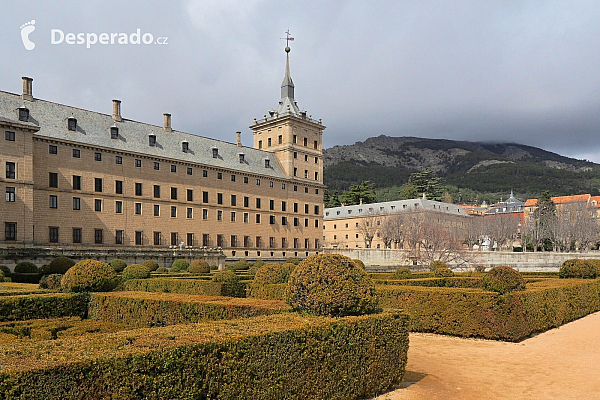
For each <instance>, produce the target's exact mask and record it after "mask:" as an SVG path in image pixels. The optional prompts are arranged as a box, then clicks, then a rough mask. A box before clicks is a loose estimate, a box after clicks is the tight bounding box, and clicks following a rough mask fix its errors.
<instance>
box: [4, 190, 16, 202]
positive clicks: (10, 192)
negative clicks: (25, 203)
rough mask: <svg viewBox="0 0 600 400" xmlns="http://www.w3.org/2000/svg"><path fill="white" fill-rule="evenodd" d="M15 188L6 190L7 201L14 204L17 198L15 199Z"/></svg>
mask: <svg viewBox="0 0 600 400" xmlns="http://www.w3.org/2000/svg"><path fill="white" fill-rule="evenodd" d="M15 197H16V196H15V188H14V187H7V188H6V201H7V202H9V203H14V202H15V200H16V198H15Z"/></svg>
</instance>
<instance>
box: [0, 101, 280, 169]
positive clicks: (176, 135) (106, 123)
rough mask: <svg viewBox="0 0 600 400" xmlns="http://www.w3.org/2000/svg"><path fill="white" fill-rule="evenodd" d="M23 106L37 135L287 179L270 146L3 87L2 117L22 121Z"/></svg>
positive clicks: (0, 105) (0, 104)
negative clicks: (73, 122) (168, 127)
mask: <svg viewBox="0 0 600 400" xmlns="http://www.w3.org/2000/svg"><path fill="white" fill-rule="evenodd" d="M107 103H108V104H107V106H111V107H112V104H111V103H110V102H107ZM23 105H25V107H27V108H28V109H29V121H28V122H27V125H35V126H38V127H39V128H40V129H39V131H38V132H37V133H36V135H38V136H45V137H48V138H52V139H57V140H65V141H71V142H78V143H84V144H87V145H90V146H95V147H104V148H109V149H113V150H117V151H123V152H130V153H138V154H143V155H147V156H155V157H161V158H169V159H173V160H178V161H183V162H190V163H198V164H203V165H207V166H213V167H217V168H226V169H232V170H236V171H240V172H242V173H244V172H245V173H249V174H259V175H265V176H268V177H272V178H280V179H286V178H287V176H286V174H285V173H284V172H283V170H282V169H281V167H280V165H279V163H278V162H277V158H276V156H275V154H273V153H271V152H268V151H265V150H257V149H254V148H251V147H243V146H242V147H238V146H237V145H236V144H234V143H228V142H224V141H221V140H216V139H210V138H207V137H202V136H198V135H194V134H190V133H185V132H180V131H175V130H174V131H172V132H165V130H164V129H163V127H162V126H156V125H151V124H146V123H142V122H136V121H132V120H129V119H123V122H115V121H113V118H112V114H102V113H98V112H95V111H88V110H83V109H80V108H76V107H71V106H67V105H63V104H58V103H53V102H50V101H45V100H39V99H35V100H34V101H33V102H31V101H24V100H23V99H21V96H20V95H17V94H14V93H8V92H4V91H0V118H4V119H7V120H11V121H18V119H19V115H18V110H17V109H18V108H19V107H21V106H23ZM69 117H74V118H76V119H77V130H76V131H70V130H68V128H67V119H68V118H69ZM20 123H22V122H20ZM112 126H116V127H117V128H119V138H118V139H111V135H110V128H111V127H112ZM151 134H154V135H156V146H150V145H149V140H148V136H149V135H151ZM184 141H187V142H188V143H189V152H187V153H185V152H183V151H182V142H184ZM213 147H216V148H217V149H218V151H219V157H218V158H213V156H212V148H213ZM239 153H244V159H245V162H244V163H240V161H239V156H238V154H239ZM265 159H269V160H271V162H270V167H269V168H265V162H264V160H265Z"/></svg>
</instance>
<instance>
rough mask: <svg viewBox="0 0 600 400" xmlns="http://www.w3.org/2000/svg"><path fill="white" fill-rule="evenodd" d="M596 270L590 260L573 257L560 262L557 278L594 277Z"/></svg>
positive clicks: (596, 273) (596, 274)
mask: <svg viewBox="0 0 600 400" xmlns="http://www.w3.org/2000/svg"><path fill="white" fill-rule="evenodd" d="M596 276H598V270H597V269H596V266H595V265H594V263H592V262H590V260H580V259H578V258H573V259H570V260H566V261H565V262H563V263H562V265H561V267H560V270H559V271H558V277H559V278H563V279H565V278H578V279H595V278H596Z"/></svg>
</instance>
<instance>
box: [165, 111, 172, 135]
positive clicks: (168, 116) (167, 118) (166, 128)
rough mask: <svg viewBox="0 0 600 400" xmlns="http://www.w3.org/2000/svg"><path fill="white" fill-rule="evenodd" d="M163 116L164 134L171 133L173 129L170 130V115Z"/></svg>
mask: <svg viewBox="0 0 600 400" xmlns="http://www.w3.org/2000/svg"><path fill="white" fill-rule="evenodd" d="M163 115H164V120H165V124H164V125H165V132H173V129H171V114H169V113H164V114H163Z"/></svg>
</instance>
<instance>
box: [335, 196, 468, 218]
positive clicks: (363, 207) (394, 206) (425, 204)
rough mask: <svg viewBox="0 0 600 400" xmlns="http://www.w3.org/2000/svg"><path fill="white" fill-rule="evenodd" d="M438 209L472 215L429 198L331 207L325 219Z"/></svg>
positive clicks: (447, 212) (450, 212)
mask: <svg viewBox="0 0 600 400" xmlns="http://www.w3.org/2000/svg"><path fill="white" fill-rule="evenodd" d="M414 210H417V211H423V210H430V211H437V212H442V213H445V214H454V215H461V216H464V217H470V215H468V214H467V213H466V212H465V210H463V209H462V208H461V207H460V206H459V205H457V204H450V203H443V202H441V201H435V200H427V199H422V198H419V199H409V200H394V201H386V202H382V203H370V204H357V205H352V206H340V207H331V208H326V209H325V211H324V212H325V217H324V219H326V220H327V219H337V218H353V217H360V216H365V215H375V214H393V213H397V212H402V211H414Z"/></svg>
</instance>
